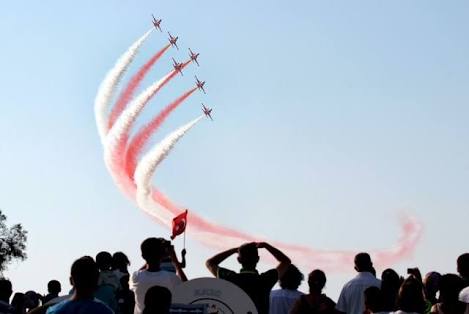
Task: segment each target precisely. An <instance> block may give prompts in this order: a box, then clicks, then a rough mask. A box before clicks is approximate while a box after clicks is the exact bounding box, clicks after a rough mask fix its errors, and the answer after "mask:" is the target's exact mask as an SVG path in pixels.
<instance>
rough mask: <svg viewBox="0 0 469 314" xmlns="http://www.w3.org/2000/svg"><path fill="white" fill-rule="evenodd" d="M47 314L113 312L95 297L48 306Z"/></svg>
mask: <svg viewBox="0 0 469 314" xmlns="http://www.w3.org/2000/svg"><path fill="white" fill-rule="evenodd" d="M47 314H114V312H113V311H112V310H111V309H110V308H109V307H108V306H107V305H105V304H104V303H102V302H101V301H99V300H97V299H94V300H93V299H88V300H77V301H73V300H65V301H63V302H60V303H59V304H56V305H54V306H52V307H50V308H49V309H48V310H47Z"/></svg>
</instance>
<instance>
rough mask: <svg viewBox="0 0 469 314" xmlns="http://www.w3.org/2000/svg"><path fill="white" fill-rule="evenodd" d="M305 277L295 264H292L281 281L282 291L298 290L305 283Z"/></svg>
mask: <svg viewBox="0 0 469 314" xmlns="http://www.w3.org/2000/svg"><path fill="white" fill-rule="evenodd" d="M303 279H304V276H303V274H302V273H301V272H300V270H299V269H298V268H297V267H296V266H295V265H293V264H290V265H289V266H288V268H287V270H286V271H285V273H284V274H283V276H282V277H280V279H279V284H280V287H281V288H282V289H288V290H296V289H298V287H299V286H300V284H301V282H302V281H303Z"/></svg>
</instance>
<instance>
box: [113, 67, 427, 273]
mask: <svg viewBox="0 0 469 314" xmlns="http://www.w3.org/2000/svg"><path fill="white" fill-rule="evenodd" d="M189 63H190V61H188V62H186V63H185V64H183V67H182V68H184V67H185V66H187V65H188V64H189ZM176 74H177V71H173V72H172V73H171V75H170V76H169V77H168V78H167V79H166V80H165V81H164V82H163V84H162V85H161V87H162V86H164V85H165V84H167V83H168V82H169V81H170V80H171V79H172V78H173V77H174V76H175V75H176ZM158 90H159V89H158ZM158 90H157V91H158ZM157 91H156V92H157ZM156 92H155V93H156ZM127 101H128V100H127ZM124 108H125V106H124ZM173 110H174V109H173ZM168 114H169V113H168ZM154 120H156V118H155V119H154ZM163 120H164V119H163ZM155 124H157V123H156V122H155ZM157 127H158V126H156V127H155V130H156V129H157ZM141 132H143V131H141ZM151 133H152V132H150V131H149V134H151ZM142 134H143V133H142ZM128 136H129V131H127V132H126V134H125V136H123V137H121V139H122V141H121V143H120V145H119V146H118V147H119V149H117V150H116V151H114V157H115V159H114V160H116V163H115V164H114V165H112V169H111V171H113V172H114V174H115V176H116V177H117V179H118V181H119V183H120V187H121V188H122V189H123V190H124V192H125V194H126V195H127V196H128V197H129V198H131V199H132V200H133V201H135V199H136V197H135V195H136V186H135V183H134V181H133V178H132V176H133V172H130V173H129V171H128V170H129V168H128V167H127V165H126V163H125V162H124V158H123V156H124V155H123V154H122V153H123V152H124V151H123V149H124V148H125V143H126V142H127V138H128ZM142 138H143V135H142ZM134 141H135V140H134ZM134 141H132V143H134ZM143 146H144V144H143V145H142V148H143ZM134 150H135V151H136V153H135V158H136V157H137V156H138V150H137V149H136V148H135V149H134ZM129 152H130V150H129ZM130 166H131V167H130V168H131V169H132V168H134V165H130ZM152 198H153V199H154V201H155V202H157V203H159V204H160V205H162V206H163V207H165V208H166V209H167V210H168V211H170V212H171V213H172V214H174V215H176V214H178V213H180V212H181V211H182V210H183V208H182V207H180V206H177V205H175V204H173V203H172V202H171V201H170V200H169V199H168V198H167V197H166V196H165V195H164V194H163V193H161V192H160V191H158V190H156V189H153V193H152ZM190 221H191V222H190V228H189V232H190V233H191V234H193V235H194V237H195V238H197V239H198V240H200V241H201V242H202V243H204V244H206V245H208V246H209V247H212V248H217V249H221V248H226V247H228V246H233V245H239V244H241V243H244V242H252V241H262V240H265V239H264V238H262V237H259V236H253V235H249V234H246V233H243V232H240V231H237V230H234V229H231V228H227V227H224V226H220V225H217V224H215V223H212V222H210V221H208V220H206V219H204V218H202V217H201V216H198V215H197V214H196V213H194V212H191V214H190ZM402 225H403V233H402V235H401V238H400V239H399V240H398V242H397V243H396V245H395V246H394V247H393V248H390V249H385V250H375V251H371V252H370V253H371V254H372V256H373V258H374V262H375V264H376V265H377V266H383V267H384V266H388V265H391V264H393V263H395V262H398V261H399V260H401V259H402V258H404V257H406V256H408V255H410V254H411V253H412V252H413V251H414V249H415V246H416V243H417V242H418V239H419V237H420V234H421V230H420V229H421V226H420V224H419V223H418V222H416V221H415V220H413V219H410V218H407V220H405V221H404V222H403V224H402ZM274 245H276V246H278V247H279V248H280V249H282V250H285V252H286V253H287V254H289V255H291V257H292V258H293V259H294V260H297V261H298V263H300V264H303V265H305V266H306V265H308V266H310V265H314V266H315V267H322V268H324V269H328V270H346V269H348V268H349V267H350V265H351V263H352V261H353V258H354V255H355V254H356V252H353V251H325V250H314V249H311V248H309V247H306V246H302V245H292V244H286V243H280V242H274Z"/></svg>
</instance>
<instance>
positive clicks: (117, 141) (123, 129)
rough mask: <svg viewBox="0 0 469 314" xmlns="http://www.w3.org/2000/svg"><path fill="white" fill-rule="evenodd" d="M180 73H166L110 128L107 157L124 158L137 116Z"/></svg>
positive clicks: (187, 62)
mask: <svg viewBox="0 0 469 314" xmlns="http://www.w3.org/2000/svg"><path fill="white" fill-rule="evenodd" d="M190 62H191V60H189V61H186V62H185V63H183V64H182V68H181V70H182V69H184V68H185V67H186V66H187V65H188V64H189V63H190ZM177 74H178V71H177V70H175V69H174V70H172V71H171V72H169V73H168V74H167V75H165V76H164V77H163V78H162V79H160V80H159V81H157V82H155V83H153V84H152V85H151V86H150V87H148V88H147V89H146V90H145V91H143V92H142V93H141V94H140V95H139V96H138V97H137V98H136V99H134V100H133V101H132V103H131V104H130V105H129V106H128V107H127V108H126V109H125V110H124V111H123V112H122V114H121V115H120V116H119V118H118V119H117V120H116V122H115V123H114V125H113V127H112V128H111V129H110V130H109V132H108V135H107V139H106V148H107V149H106V150H105V152H107V156H105V159H106V160H108V161H110V159H116V158H112V157H113V156H117V159H120V160H122V159H123V158H121V157H122V156H124V154H125V147H126V144H127V139H128V138H129V132H130V129H131V127H132V124H133V123H134V122H135V120H136V119H137V116H138V115H139V114H140V112H141V111H142V110H143V108H144V107H145V106H146V104H147V103H148V102H149V101H150V100H151V99H152V98H153V96H154V95H155V94H156V93H157V92H158V91H159V90H160V89H161V88H163V87H164V86H165V85H166V84H168V82H169V81H171V79H173V78H174V77H175V76H176V75H177Z"/></svg>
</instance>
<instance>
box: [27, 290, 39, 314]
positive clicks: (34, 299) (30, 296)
mask: <svg viewBox="0 0 469 314" xmlns="http://www.w3.org/2000/svg"><path fill="white" fill-rule="evenodd" d="M40 300H41V296H40V295H39V294H38V293H36V292H34V291H27V292H26V293H25V294H24V305H25V307H26V308H27V309H28V310H31V309H35V308H37V307H38V306H39V303H40Z"/></svg>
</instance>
